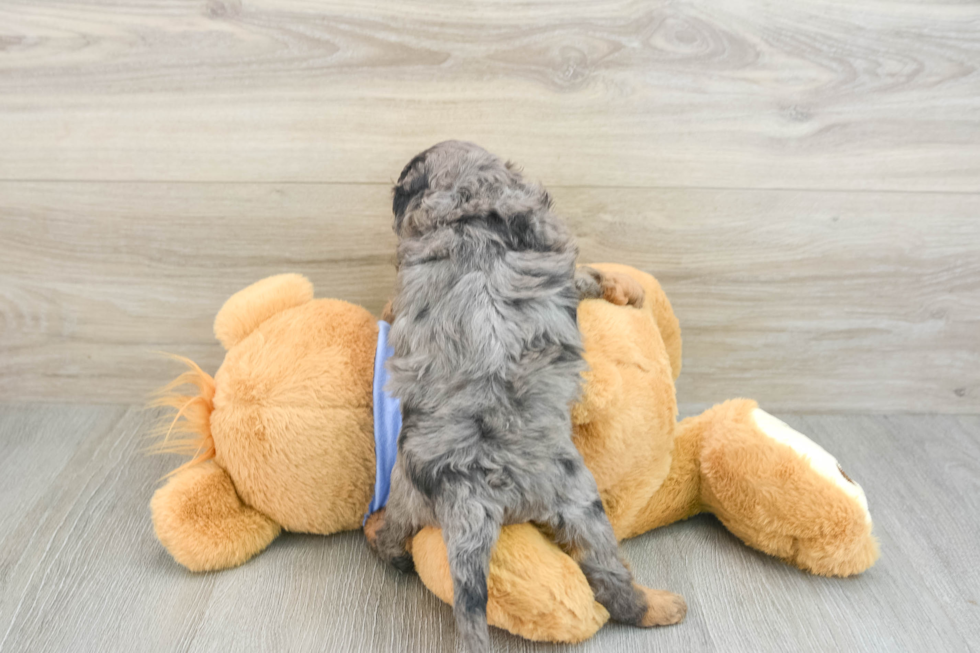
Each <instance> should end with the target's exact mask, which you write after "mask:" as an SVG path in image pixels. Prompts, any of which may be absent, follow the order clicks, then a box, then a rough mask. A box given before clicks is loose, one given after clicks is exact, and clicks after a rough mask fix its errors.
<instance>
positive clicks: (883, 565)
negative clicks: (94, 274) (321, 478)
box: [0, 406, 980, 653]
mask: <svg viewBox="0 0 980 653" xmlns="http://www.w3.org/2000/svg"><path fill="white" fill-rule="evenodd" d="M154 417H155V416H154V415H153V414H151V413H145V412H141V411H139V410H136V409H126V408H125V407H119V406H103V407H91V406H33V407H32V406H22V407H0V447H2V453H3V454H4V455H3V456H2V457H0V488H2V491H3V494H2V496H3V499H4V501H2V502H0V526H2V527H3V528H2V530H0V651H3V652H4V653H6V652H7V651H11V652H14V651H16V652H20V651H68V650H71V651H79V650H99V651H136V652H139V651H158V650H161V649H166V650H168V651H178V652H185V651H195V652H196V651H238V652H248V651H272V650H277V651H286V650H288V651H296V652H302V651H355V652H359V651H377V652H384V651H433V652H437V651H454V650H457V649H456V645H457V642H456V639H455V627H454V625H453V620H452V611H451V610H450V608H449V607H448V606H446V605H444V604H442V603H441V602H439V601H438V600H436V599H435V598H434V597H433V596H432V595H431V594H429V593H428V592H427V591H426V590H425V588H424V587H423V586H422V585H421V583H420V582H419V580H418V578H417V577H415V576H414V575H411V576H409V575H403V574H399V573H398V572H395V571H393V570H391V569H389V568H387V567H385V566H384V565H382V564H381V563H380V562H378V561H377V559H376V558H375V557H374V556H372V555H371V554H370V552H369V551H368V549H367V547H366V546H365V544H364V542H363V538H362V535H361V534H360V533H348V534H342V535H336V536H331V537H316V536H304V535H292V534H287V535H284V536H282V537H280V538H279V539H278V540H277V541H276V542H274V543H273V544H272V546H271V547H270V548H269V550H267V551H266V552H264V553H262V554H261V555H260V556H258V557H257V558H255V559H254V560H253V561H251V562H249V563H247V564H245V565H244V566H242V567H240V568H237V569H232V570H227V571H224V572H219V573H213V574H200V575H196V574H190V573H188V572H186V571H184V570H183V569H182V568H181V567H179V566H178V565H177V564H176V563H174V562H173V561H172V560H171V559H170V558H169V557H168V556H167V554H166V553H165V552H164V551H163V549H162V548H161V547H160V545H159V543H158V542H157V541H156V539H155V538H154V536H153V531H152V526H151V524H150V518H149V509H148V502H149V499H150V495H151V494H152V492H153V489H154V488H155V487H156V485H157V479H159V478H160V476H162V475H163V474H164V473H165V472H166V471H167V470H168V469H170V468H171V467H172V466H173V465H174V464H175V462H174V459H171V458H166V457H158V456H151V457H148V456H146V455H145V454H144V453H143V452H142V450H141V447H142V446H143V444H144V443H145V441H144V440H142V439H141V436H142V435H143V434H145V433H146V431H147V430H148V429H149V426H150V424H151V423H152V421H153V419H154ZM779 417H780V418H782V419H785V420H786V421H788V422H789V423H790V425H792V426H793V427H794V428H797V429H800V430H802V431H803V432H805V433H807V434H808V435H810V436H811V437H812V438H813V439H814V440H816V441H817V442H818V443H820V444H821V445H823V446H824V447H825V448H827V449H828V450H829V451H831V452H832V453H834V454H835V455H836V456H837V457H838V458H839V460H840V462H841V464H842V465H843V467H844V468H845V469H846V470H847V471H848V474H849V475H851V476H852V477H853V478H855V479H856V480H857V481H859V482H860V483H861V484H862V485H863V486H864V488H865V490H866V492H867V494H868V500H869V502H870V507H871V512H872V515H873V516H874V519H875V531H876V534H877V536H878V537H879V539H880V540H881V544H882V558H881V560H880V561H879V562H878V563H877V565H875V566H874V567H873V568H872V569H871V570H869V571H868V572H867V573H865V574H863V575H861V576H859V577H856V578H852V579H845V580H841V579H827V578H817V577H813V576H809V575H807V574H804V573H802V572H800V571H797V570H795V569H792V568H790V567H788V566H786V565H784V564H782V563H781V562H778V561H776V560H774V559H772V558H770V557H768V556H765V555H762V554H760V553H757V552H755V551H752V550H750V549H748V548H747V547H745V546H744V545H742V544H741V543H740V542H739V541H738V540H736V539H735V538H734V537H733V536H732V535H731V534H729V533H728V532H727V531H726V530H725V529H724V528H723V527H722V526H721V525H720V524H719V523H718V522H717V521H716V520H715V519H713V518H710V517H699V518H695V519H692V520H690V521H687V522H684V523H681V524H676V525H673V526H670V527H667V528H664V529H660V530H658V531H654V532H652V533H648V534H646V535H642V536H640V537H638V538H635V539H633V540H630V541H627V542H626V543H624V546H623V550H624V555H625V556H626V558H627V559H628V560H629V561H630V563H631V566H632V568H633V570H634V572H635V574H636V575H637V577H638V578H639V579H641V580H642V581H643V582H645V583H647V584H650V585H656V586H662V587H669V588H670V589H673V590H675V591H678V592H681V593H683V594H684V595H685V596H686V598H687V600H688V603H689V605H690V608H691V609H690V612H689V613H688V618H687V621H686V622H685V623H684V624H682V625H680V626H677V627H672V628H665V629H655V630H645V631H644V630H636V629H632V628H628V627H625V626H620V625H616V624H612V625H609V626H607V627H606V628H604V629H603V630H601V631H600V632H599V633H598V634H597V635H596V636H595V637H594V638H593V639H591V640H589V641H587V642H585V643H584V644H581V645H577V646H552V645H538V644H533V643H531V642H526V641H524V640H521V639H519V638H516V637H514V636H511V635H509V634H506V633H504V632H502V631H499V630H496V629H493V631H492V637H493V643H494V650H495V651H500V652H504V651H506V652H514V653H517V652H522V653H524V652H531V651H557V652H562V653H564V652H567V653H573V652H576V653H592V652H600V651H623V652H624V653H633V652H637V653H638V652H640V651H650V650H664V651H675V650H676V651H680V650H683V651H691V652H693V653H697V652H701V651H731V652H734V653H738V652H742V651H744V652H752V653H758V652H769V651H772V652H773V653H776V652H780V653H781V652H783V651H787V650H793V651H827V650H841V651H855V652H863V651H882V652H884V651H888V652H895V651H899V652H901V651H908V652H919V651H956V652H958V651H970V650H976V647H977V644H978V642H980V610H978V608H977V602H978V601H980V594H978V591H980V590H978V588H980V572H978V570H977V566H976V564H975V561H976V558H977V556H978V555H980V545H978V542H980V502H978V500H977V497H978V496H980V493H978V489H980V482H978V479H980V418H977V417H955V416H932V417H928V416H862V415H850V416H839V415H810V416H806V415H793V414H780V415H779Z"/></svg>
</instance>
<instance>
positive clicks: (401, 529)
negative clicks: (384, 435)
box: [364, 463, 422, 573]
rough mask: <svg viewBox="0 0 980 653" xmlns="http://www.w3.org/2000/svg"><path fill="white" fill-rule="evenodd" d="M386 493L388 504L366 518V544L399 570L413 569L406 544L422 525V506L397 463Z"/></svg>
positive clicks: (407, 570)
mask: <svg viewBox="0 0 980 653" xmlns="http://www.w3.org/2000/svg"><path fill="white" fill-rule="evenodd" d="M389 496H390V497H391V498H390V499H389V501H388V505H387V506H386V507H385V508H382V509H381V510H379V511H377V512H375V513H373V514H371V516H370V517H368V519H367V522H366V523H365V524H364V535H365V536H366V537H367V541H368V546H370V547H371V548H372V549H374V551H375V552H376V553H377V554H378V557H380V558H381V559H382V560H383V561H384V562H387V563H388V564H390V565H392V566H393V567H395V568H396V569H398V570H399V571H403V572H406V573H408V572H410V571H413V570H414V569H415V563H414V562H413V561H412V555H411V553H409V551H408V548H407V546H408V542H409V540H410V539H411V538H412V537H413V536H414V535H415V534H416V533H418V531H419V529H420V528H421V515H420V512H421V510H422V508H421V506H420V505H419V501H417V500H415V499H416V498H417V497H416V491H415V488H414V487H413V486H412V485H411V483H409V482H408V481H407V480H406V478H405V475H404V474H403V473H402V469H401V465H399V464H398V463H396V464H395V468H394V469H393V470H392V473H391V493H390V495H389Z"/></svg>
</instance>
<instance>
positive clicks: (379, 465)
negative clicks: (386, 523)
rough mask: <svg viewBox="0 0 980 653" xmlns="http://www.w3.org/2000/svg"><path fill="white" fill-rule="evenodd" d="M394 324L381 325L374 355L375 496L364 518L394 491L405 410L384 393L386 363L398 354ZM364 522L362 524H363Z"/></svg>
mask: <svg viewBox="0 0 980 653" xmlns="http://www.w3.org/2000/svg"><path fill="white" fill-rule="evenodd" d="M390 328H391V325H390V324H388V323H387V322H378V348H377V350H376V351H375V352H374V459H375V465H376V468H375V472H374V496H373V497H372V498H371V506H370V507H369V508H368V512H367V514H366V515H364V521H367V518H368V515H370V514H371V513H373V512H377V511H378V510H381V509H382V508H384V507H385V504H387V503H388V491H389V490H390V489H391V470H392V469H394V468H395V454H396V453H397V452H398V432H399V431H401V429H402V411H401V406H400V404H399V402H398V400H397V399H395V398H394V397H392V396H391V395H390V394H388V393H387V392H385V383H387V382H388V370H387V369H385V361H386V360H388V358H389V357H391V355H392V354H394V353H395V350H394V349H392V347H391V345H389V344H388V330H389V329H390ZM362 523H363V522H362Z"/></svg>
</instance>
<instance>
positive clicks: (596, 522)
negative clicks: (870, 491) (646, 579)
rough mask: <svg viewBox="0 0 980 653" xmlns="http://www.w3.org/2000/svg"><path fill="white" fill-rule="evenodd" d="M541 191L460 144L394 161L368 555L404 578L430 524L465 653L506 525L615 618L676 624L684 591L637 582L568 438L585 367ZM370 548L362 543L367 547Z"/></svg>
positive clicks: (474, 637)
mask: <svg viewBox="0 0 980 653" xmlns="http://www.w3.org/2000/svg"><path fill="white" fill-rule="evenodd" d="M550 207H551V201H550V199H549V197H548V194H547V193H546V192H545V190H544V189H543V188H542V187H541V186H539V185H538V184H534V183H530V182H528V181H526V180H524V179H523V178H522V176H521V175H520V173H519V172H518V171H516V170H515V169H514V168H513V167H512V166H511V165H510V164H505V163H504V162H503V161H501V160H500V159H499V158H497V157H496V156H494V155H492V154H490V153H489V152H487V151H486V150H484V149H482V148H480V147H478V146H476V145H473V144H471V143H463V142H458V141H447V142H445V143H440V144H438V145H436V146H434V147H432V148H430V149H428V150H426V151H425V152H422V153H421V154H419V155H418V156H416V157H415V158H414V159H412V161H411V162H409V164H408V165H407V166H406V167H405V169H404V170H403V171H402V174H401V177H399V179H398V184H397V185H396V186H395V192H394V206H393V208H394V214H395V227H394V228H395V233H396V234H397V235H398V237H399V243H398V284H397V292H396V295H395V298H394V301H393V306H392V309H393V313H394V316H395V317H394V323H393V324H392V327H391V334H390V343H391V345H392V346H393V348H394V356H393V357H392V358H391V359H390V360H389V371H390V375H391V378H390V381H389V385H388V390H389V392H391V394H392V395H393V396H395V397H397V398H399V399H400V400H401V406H402V416H403V422H402V429H401V433H400V435H399V438H398V455H397V459H396V462H395V467H394V470H393V472H392V477H391V494H390V500H389V503H388V507H387V510H386V511H385V514H384V523H383V525H382V526H381V527H380V529H379V530H378V531H377V533H376V536H375V538H374V539H373V541H372V545H373V546H374V547H375V549H376V550H377V552H378V554H379V555H380V556H381V557H382V558H383V559H385V560H387V561H389V562H391V563H392V564H395V565H396V566H398V567H399V568H401V569H405V570H407V569H411V567H412V561H411V557H410V555H409V554H408V553H407V551H406V542H407V540H408V539H409V538H410V537H411V536H413V535H414V534H415V533H416V532H417V531H418V530H419V529H420V528H421V527H422V526H426V525H432V526H438V527H441V528H442V533H443V538H444V539H445V543H446V549H447V552H448V555H449V568H450V573H451V575H452V580H453V597H454V600H453V603H454V605H453V611H454V614H455V617H456V623H457V626H458V628H459V630H460V632H461V634H462V636H463V639H464V641H465V643H466V646H467V648H468V649H469V650H470V651H474V652H475V651H485V650H487V649H488V647H489V636H488V632H487V621H486V607H487V572H488V568H489V561H490V553H491V550H492V549H493V547H494V544H495V543H496V541H497V536H498V534H499V532H500V528H501V526H502V525H504V524H509V523H517V522H526V521H530V522H535V523H537V524H539V525H541V526H542V527H543V528H544V529H545V530H546V531H547V532H548V533H549V534H551V535H553V537H554V539H555V542H556V543H557V544H558V545H559V546H561V547H562V548H563V549H564V550H565V551H567V552H568V553H569V554H570V555H572V556H573V557H574V559H575V560H576V561H577V562H578V563H579V565H580V566H581V568H582V571H583V572H584V573H585V576H586V578H587V579H588V581H589V584H590V585H591V587H592V589H593V591H594V592H595V597H596V600H597V601H598V602H599V603H601V604H602V605H603V606H605V607H606V609H607V610H608V611H609V614H610V616H611V617H612V618H613V619H615V620H616V621H620V622H624V623H629V624H634V625H638V626H655V625H665V624H668V623H676V622H678V621H680V620H681V619H682V618H683V616H684V612H685V610H686V608H685V606H684V601H683V599H682V598H681V597H679V596H677V595H675V594H671V593H669V592H658V591H654V590H647V589H645V588H642V587H639V586H637V585H635V584H634V583H633V578H632V576H631V574H630V572H629V571H628V570H627V569H626V567H625V566H624V565H623V562H622V561H621V559H620V558H619V555H618V550H617V544H616V538H615V536H614V535H613V530H612V526H611V525H610V524H609V520H608V518H607V517H606V514H605V512H604V510H603V506H602V501H601V500H600V498H599V492H598V489H597V487H596V483H595V480H594V479H593V477H592V474H591V473H590V472H589V470H588V469H587V468H586V467H585V465H584V463H583V461H582V457H581V455H580V454H579V453H578V450H576V448H575V445H574V444H573V443H572V424H571V414H570V408H571V404H572V402H573V401H574V400H575V399H576V398H577V396H578V393H579V388H580V383H581V373H582V372H583V371H584V370H585V368H586V366H585V362H584V360H583V358H582V340H581V336H580V334H579V330H578V325H577V323H576V310H577V306H578V302H579V298H580V294H581V293H582V292H584V293H585V294H586V295H589V294H592V295H601V292H599V290H598V288H599V283H597V277H596V276H595V275H594V274H591V273H589V272H586V273H585V274H580V275H579V277H578V279H576V270H575V258H576V255H577V247H576V246H575V243H574V241H573V239H572V237H571V236H570V235H569V233H568V231H567V230H566V228H565V226H564V224H563V223H562V222H561V220H559V219H558V218H557V217H556V216H555V215H554V214H552V213H551V210H550ZM369 541H371V538H369Z"/></svg>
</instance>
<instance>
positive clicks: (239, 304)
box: [214, 274, 313, 349]
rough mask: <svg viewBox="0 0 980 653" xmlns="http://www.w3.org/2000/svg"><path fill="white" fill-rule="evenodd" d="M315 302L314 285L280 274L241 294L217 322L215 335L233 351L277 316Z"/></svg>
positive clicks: (301, 277) (238, 293)
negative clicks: (261, 326) (233, 348)
mask: <svg viewBox="0 0 980 653" xmlns="http://www.w3.org/2000/svg"><path fill="white" fill-rule="evenodd" d="M312 299H313V284H312V283H310V280H309V279H307V278H306V277H304V276H303V275H301V274H279V275H276V276H274V277H268V278H266V279H262V280H261V281H257V282H255V283H253V284H252V285H251V286H249V287H248V288H245V289H244V290H239V291H238V292H236V293H235V294H234V295H232V296H231V297H230V298H228V301H226V302H225V305H224V306H222V307H221V310H220V311H218V315H217V317H215V318H214V335H215V337H217V338H218V340H219V341H221V344H222V346H224V348H225V349H231V348H232V347H234V346H235V345H236V344H238V343H239V342H241V341H242V340H243V339H244V338H245V337H246V336H247V335H248V334H250V333H252V331H255V329H256V328H258V326H259V325H260V324H262V323H263V322H265V321H266V320H268V319H269V318H270V317H272V316H273V315H276V314H277V313H281V312H282V311H285V310H286V309H289V308H293V307H294V306H300V305H301V304H305V303H306V302H308V301H310V300H312Z"/></svg>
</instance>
